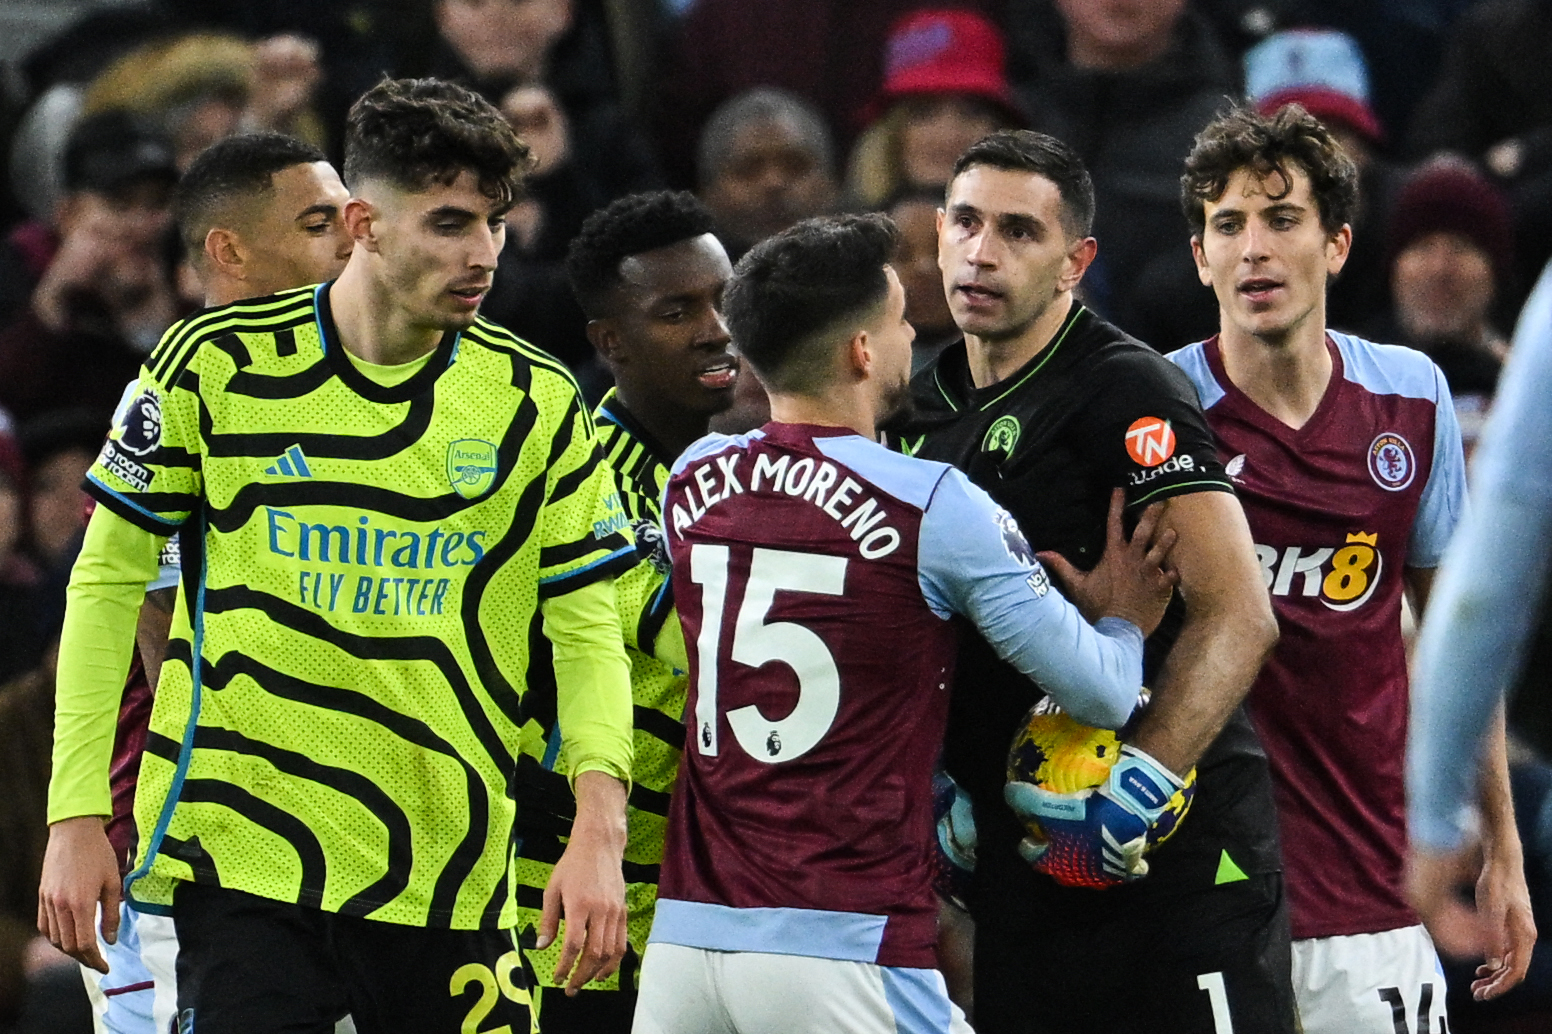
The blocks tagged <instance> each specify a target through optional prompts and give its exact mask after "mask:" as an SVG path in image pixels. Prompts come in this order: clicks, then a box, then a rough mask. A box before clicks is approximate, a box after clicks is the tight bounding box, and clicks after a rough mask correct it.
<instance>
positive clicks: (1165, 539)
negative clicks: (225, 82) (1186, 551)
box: [1137, 525, 1180, 568]
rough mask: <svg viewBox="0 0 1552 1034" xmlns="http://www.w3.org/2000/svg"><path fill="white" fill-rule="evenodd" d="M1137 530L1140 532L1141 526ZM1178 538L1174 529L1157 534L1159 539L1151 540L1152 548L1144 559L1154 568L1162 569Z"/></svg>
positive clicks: (1166, 529)
mask: <svg viewBox="0 0 1552 1034" xmlns="http://www.w3.org/2000/svg"><path fill="white" fill-rule="evenodd" d="M1137 530H1138V531H1139V532H1141V531H1142V526H1141V525H1138V527H1137ZM1179 537H1180V536H1179V535H1178V534H1176V532H1175V529H1174V528H1165V529H1164V530H1163V531H1162V532H1160V533H1159V537H1158V538H1156V539H1154V540H1153V548H1151V549H1149V550H1148V553H1147V556H1146V558H1145V559H1146V560H1147V561H1148V563H1150V564H1152V565H1154V566H1155V567H1159V568H1162V567H1163V566H1164V558H1165V557H1167V556H1169V551H1170V550H1171V549H1174V548H1175V540H1176V539H1178V538H1179Z"/></svg>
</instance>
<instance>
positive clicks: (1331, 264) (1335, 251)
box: [1326, 223, 1353, 276]
mask: <svg viewBox="0 0 1552 1034" xmlns="http://www.w3.org/2000/svg"><path fill="white" fill-rule="evenodd" d="M1352 248H1353V228H1352V227H1351V226H1349V225H1348V224H1347V223H1343V224H1342V228H1341V229H1340V230H1338V231H1337V232H1336V233H1334V234H1332V235H1331V237H1330V239H1329V240H1327V241H1326V273H1327V274H1328V275H1330V276H1336V275H1337V274H1338V273H1340V272H1341V271H1342V267H1343V266H1345V265H1347V256H1348V253H1349V252H1351V251H1352Z"/></svg>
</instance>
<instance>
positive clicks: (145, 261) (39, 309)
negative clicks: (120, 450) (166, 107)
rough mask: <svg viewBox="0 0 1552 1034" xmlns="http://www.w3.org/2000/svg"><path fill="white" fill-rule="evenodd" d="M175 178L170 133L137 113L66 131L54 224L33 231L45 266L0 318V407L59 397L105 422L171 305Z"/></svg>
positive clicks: (31, 406) (45, 405)
mask: <svg viewBox="0 0 1552 1034" xmlns="http://www.w3.org/2000/svg"><path fill="white" fill-rule="evenodd" d="M176 179H177V170H176V168H175V167H174V165H173V155H172V149H171V148H170V147H169V145H168V143H167V141H166V140H164V139H163V138H162V137H160V136H159V135H157V134H156V133H154V132H152V131H150V130H149V129H148V128H147V127H146V126H145V125H144V124H143V123H141V122H140V121H139V120H137V119H136V118H135V117H134V116H131V115H129V114H127V113H124V112H106V113H104V114H101V115H97V116H93V117H91V118H87V119H85V120H83V121H82V122H81V124H80V125H79V126H77V127H76V130H75V131H74V132H73V133H72V134H71V138H70V144H69V146H68V148H67V150H66V155H65V181H66V188H67V194H66V196H65V199H64V200H63V201H62V202H61V205H60V210H59V215H58V218H57V220H56V226H57V229H56V230H53V231H49V230H48V229H47V228H41V227H39V228H34V229H33V230H32V231H31V232H32V236H31V237H30V238H29V239H30V240H31V241H32V242H33V243H34V245H35V246H36V249H37V250H36V251H35V253H34V256H35V257H34V259H33V260H32V261H33V262H34V265H35V266H36V267H41V269H42V273H41V276H40V277H39V279H38V280H37V281H36V285H35V286H34V287H33V288H32V290H31V293H30V297H29V300H28V304H27V305H26V306H24V307H23V308H22V309H21V310H20V311H19V312H17V313H14V314H13V315H12V318H11V319H10V320H9V321H8V322H7V324H5V325H3V326H0V405H4V406H5V407H6V408H8V409H10V411H11V412H12V414H13V415H14V416H15V417H16V418H17V419H18V420H22V421H26V420H28V419H30V418H31V417H33V416H35V415H37V414H39V413H42V412H45V411H47V410H50V409H55V408H58V407H60V406H66V405H83V406H86V407H88V408H92V409H94V410H97V411H100V412H101V414H102V417H103V419H104V420H106V419H107V417H108V414H109V413H111V412H112V410H113V406H114V404H115V403H116V402H117V401H118V397H119V393H120V392H121V391H122V389H123V387H124V384H125V382H126V381H128V380H129V379H130V378H131V377H133V376H134V375H135V372H136V370H137V369H138V368H139V366H140V363H141V360H142V359H143V358H144V356H145V355H146V353H148V352H149V351H150V350H151V348H152V347H153V346H155V344H156V342H157V340H158V339H159V338H160V337H161V334H162V332H163V331H164V330H165V329H166V328H167V326H168V325H169V324H170V323H172V322H173V320H174V319H175V318H176V317H177V316H178V315H179V306H178V302H177V300H176V297H175V295H174V291H173V288H172V281H171V267H172V262H171V255H172V247H171V233H170V228H171V221H172V215H171V195H172V188H173V185H174V183H175V181H176ZM56 241H57V245H56V243H55V242H56ZM45 256H46V259H45ZM39 260H43V261H39Z"/></svg>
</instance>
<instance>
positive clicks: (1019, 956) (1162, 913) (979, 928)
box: [973, 873, 1297, 1034]
mask: <svg viewBox="0 0 1552 1034" xmlns="http://www.w3.org/2000/svg"><path fill="white" fill-rule="evenodd" d="M1160 889H1161V893H1159V894H1157V895H1153V896H1151V897H1150V899H1149V900H1148V907H1147V909H1146V910H1138V911H1136V912H1133V913H1131V914H1130V915H1129V916H1127V917H1125V918H1122V917H1108V918H1096V921H1094V922H1090V923H1070V922H1069V923H1060V924H1059V923H1055V922H1044V923H1039V924H1037V925H1033V926H1025V925H1023V924H1019V925H1017V926H1011V925H1008V926H1005V925H1001V924H998V923H997V922H996V920H995V919H994V918H993V917H990V916H988V917H987V920H988V921H980V922H977V924H976V936H975V1017H974V1021H973V1022H974V1025H975V1029H976V1031H977V1032H979V1034H1077V1032H1080V1031H1104V1032H1105V1034H1229V1032H1230V1031H1232V1032H1233V1034H1294V1032H1295V1031H1296V1030H1297V1027H1296V1023H1295V1019H1294V1004H1293V986H1292V962H1293V960H1292V949H1291V947H1290V940H1289V930H1288V906H1287V902H1286V901H1285V900H1284V897H1283V880H1282V875H1281V874H1280V873H1268V874H1264V875H1257V876H1252V877H1250V878H1249V879H1246V880H1240V881H1237V882H1234V883H1225V884H1222V885H1220V886H1211V887H1204V888H1202V889H1199V890H1197V889H1193V890H1192V891H1190V892H1189V893H1178V892H1162V891H1164V888H1160ZM1093 893H1095V894H1105V893H1108V892H1107V891H1094V892H1093ZM1096 911H1097V912H1101V913H1103V912H1104V911H1105V910H1104V909H1097V910H1096Z"/></svg>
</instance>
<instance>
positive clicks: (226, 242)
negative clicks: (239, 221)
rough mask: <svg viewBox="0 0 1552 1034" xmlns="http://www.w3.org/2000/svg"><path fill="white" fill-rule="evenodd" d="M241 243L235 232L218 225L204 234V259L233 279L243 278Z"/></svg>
mask: <svg viewBox="0 0 1552 1034" xmlns="http://www.w3.org/2000/svg"><path fill="white" fill-rule="evenodd" d="M244 258H245V256H244V255H243V249H242V243H241V241H240V240H239V239H238V237H237V234H235V233H233V232H232V231H231V230H227V229H223V228H222V227H219V226H214V227H211V229H210V232H209V233H207V234H205V259H206V260H207V261H208V262H209V263H210V265H211V267H212V268H214V269H218V270H220V271H221V273H222V274H223V275H225V276H228V277H231V278H232V279H234V280H242V279H245V272H244V270H243V260H244Z"/></svg>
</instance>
